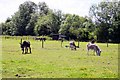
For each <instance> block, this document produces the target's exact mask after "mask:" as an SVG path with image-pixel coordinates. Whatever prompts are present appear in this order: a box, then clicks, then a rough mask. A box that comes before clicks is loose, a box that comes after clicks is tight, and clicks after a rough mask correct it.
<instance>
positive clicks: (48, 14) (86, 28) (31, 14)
mask: <svg viewBox="0 0 120 80" xmlns="http://www.w3.org/2000/svg"><path fill="white" fill-rule="evenodd" d="M89 14H90V16H89V17H88V16H86V17H82V16H79V15H75V14H64V13H62V11H61V10H52V9H50V8H49V7H48V6H47V4H46V3H45V2H39V3H38V4H35V3H34V2H32V1H26V2H24V3H23V4H20V6H19V10H18V11H17V12H15V13H14V15H12V17H11V18H7V20H6V21H5V22H4V23H1V24H0V27H2V35H10V36H27V35H30V36H42V35H44V36H50V35H51V34H62V35H65V36H67V39H68V40H69V39H74V40H81V41H88V40H91V39H96V40H97V41H99V42H108V41H109V42H117V43H118V42H120V38H119V34H120V32H119V31H120V27H119V26H120V1H116V2H108V1H104V2H100V3H99V4H95V5H92V6H91V7H90V10H89ZM93 19H94V21H93Z"/></svg>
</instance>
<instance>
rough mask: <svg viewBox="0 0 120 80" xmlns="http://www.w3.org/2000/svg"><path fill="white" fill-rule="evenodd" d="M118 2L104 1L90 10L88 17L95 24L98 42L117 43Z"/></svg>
mask: <svg viewBox="0 0 120 80" xmlns="http://www.w3.org/2000/svg"><path fill="white" fill-rule="evenodd" d="M119 5H120V1H116V2H112V1H111V2H109V1H104V2H101V3H99V4H98V5H93V6H91V8H90V15H91V16H92V17H93V18H94V19H95V22H96V25H97V26H96V27H97V29H96V35H97V39H98V41H102V42H108V41H111V42H119V41H120V39H119V37H118V36H119V34H120V33H119V31H118V30H119V26H118V25H119V23H118V22H119V14H120V6H119Z"/></svg>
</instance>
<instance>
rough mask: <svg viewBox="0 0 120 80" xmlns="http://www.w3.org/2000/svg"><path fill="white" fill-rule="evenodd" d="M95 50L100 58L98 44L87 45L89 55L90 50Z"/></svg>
mask: <svg viewBox="0 0 120 80" xmlns="http://www.w3.org/2000/svg"><path fill="white" fill-rule="evenodd" d="M90 49H91V50H94V52H96V54H97V56H100V54H101V49H100V48H99V47H98V46H97V45H96V44H93V43H88V44H87V54H88V53H89V50H90ZM88 55H89V54H88Z"/></svg>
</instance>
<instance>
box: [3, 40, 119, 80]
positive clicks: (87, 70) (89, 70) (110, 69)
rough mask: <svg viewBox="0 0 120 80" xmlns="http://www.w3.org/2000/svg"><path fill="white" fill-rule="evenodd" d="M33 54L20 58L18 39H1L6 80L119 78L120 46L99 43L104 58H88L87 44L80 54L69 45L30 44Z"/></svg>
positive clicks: (48, 42) (57, 42)
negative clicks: (21, 79) (119, 57)
mask: <svg viewBox="0 0 120 80" xmlns="http://www.w3.org/2000/svg"><path fill="white" fill-rule="evenodd" d="M30 42H31V47H32V54H21V49H20V45H19V43H20V40H19V39H2V77H3V78H18V77H19V78H117V77H118V44H109V47H106V44H105V43H96V44H97V45H99V47H100V48H101V50H102V53H101V56H94V55H93V54H94V53H93V51H90V55H89V56H88V55H87V54H86V44H87V42H80V48H78V49H77V51H71V50H70V49H69V48H65V45H68V43H69V42H68V41H65V42H63V47H61V43H60V41H46V42H45V43H44V48H41V42H40V41H35V40H32V39H31V40H30Z"/></svg>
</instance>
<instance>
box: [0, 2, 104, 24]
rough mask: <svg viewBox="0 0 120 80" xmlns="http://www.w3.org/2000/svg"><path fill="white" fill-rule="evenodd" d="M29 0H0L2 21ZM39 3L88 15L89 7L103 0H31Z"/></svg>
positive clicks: (0, 19)
mask: <svg viewBox="0 0 120 80" xmlns="http://www.w3.org/2000/svg"><path fill="white" fill-rule="evenodd" d="M25 1H28V0H0V23H1V22H4V21H5V20H6V19H7V18H8V17H11V15H14V13H15V12H16V11H18V8H19V5H20V4H22V3H24V2H25ZM29 1H32V2H35V3H36V4H38V2H46V4H47V5H48V7H49V8H50V9H56V10H61V11H62V12H63V13H71V14H77V15H79V16H88V14H89V8H90V6H91V5H93V4H98V3H99V2H101V1H103V0H29Z"/></svg>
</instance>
